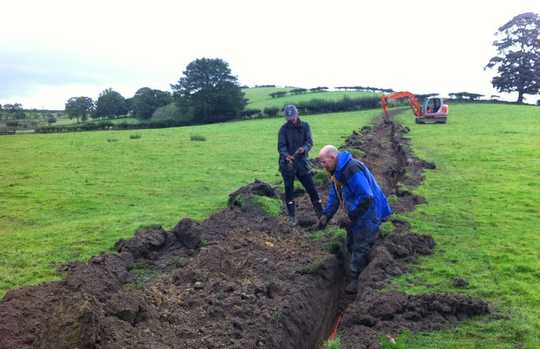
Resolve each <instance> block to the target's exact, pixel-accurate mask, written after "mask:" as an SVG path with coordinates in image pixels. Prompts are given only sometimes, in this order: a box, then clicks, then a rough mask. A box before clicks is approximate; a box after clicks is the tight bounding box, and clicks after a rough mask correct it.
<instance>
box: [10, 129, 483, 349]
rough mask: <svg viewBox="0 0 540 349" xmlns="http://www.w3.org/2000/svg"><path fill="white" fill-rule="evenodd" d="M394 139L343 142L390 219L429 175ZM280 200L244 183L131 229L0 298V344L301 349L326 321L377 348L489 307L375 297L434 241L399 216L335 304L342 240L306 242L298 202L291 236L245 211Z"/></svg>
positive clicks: (259, 213) (309, 217)
mask: <svg viewBox="0 0 540 349" xmlns="http://www.w3.org/2000/svg"><path fill="white" fill-rule="evenodd" d="M406 133H407V129H406V128H403V127H402V126H400V125H398V124H396V123H394V122H392V121H383V120H379V121H378V122H377V123H376V124H374V125H372V126H371V127H366V128H364V129H363V130H362V131H360V132H355V133H354V134H353V135H351V136H350V137H349V138H348V139H347V140H346V142H345V145H344V147H345V148H348V149H350V150H353V151H356V152H355V155H357V156H359V157H361V158H362V160H363V161H365V162H366V163H367V164H368V166H369V167H370V168H371V169H372V170H373V172H374V173H375V175H376V176H377V178H378V179H379V180H380V182H381V185H382V186H383V189H384V190H385V192H386V193H387V194H388V195H395V197H396V198H397V200H395V202H394V203H393V208H394V209H395V210H396V211H398V212H406V211H407V210H411V209H414V206H415V205H416V204H419V203H423V202H425V200H423V199H422V198H421V197H418V196H416V195H414V194H413V193H411V192H410V187H413V186H415V185H418V184H420V182H421V180H422V171H423V169H425V168H434V165H433V164H429V163H426V162H423V161H421V160H418V159H416V158H414V157H413V156H412V155H411V154H412V153H411V152H410V149H409V146H408V142H407V140H406V138H405V135H406ZM321 191H322V192H323V196H324V192H325V189H324V188H321ZM279 195H280V194H279V193H278V192H277V191H276V189H275V188H273V187H272V186H270V185H268V184H266V183H262V182H258V181H256V182H254V183H252V184H250V185H248V186H246V187H243V188H240V189H239V190H238V191H237V192H235V193H233V194H231V196H230V200H229V207H228V208H227V209H224V210H222V211H220V212H218V213H216V214H214V215H212V216H211V217H209V218H208V219H207V220H205V221H203V222H195V221H193V220H190V219H188V218H184V219H182V220H180V222H179V223H178V224H177V225H176V227H174V228H173V229H172V230H171V231H166V230H164V229H163V228H162V227H160V226H153V227H148V228H146V229H142V230H141V231H139V232H137V233H136V234H135V236H134V237H133V238H132V239H129V240H121V241H119V242H118V243H117V244H116V246H115V247H116V248H115V252H110V253H104V254H102V255H100V256H97V257H94V258H92V259H91V260H90V261H89V262H88V263H72V264H70V265H67V266H65V268H64V270H63V273H64V274H65V278H64V280H62V281H58V282H51V283H46V284H43V285H39V286H35V287H25V288H20V289H16V290H12V291H10V292H8V293H7V294H6V296H5V297H4V299H3V300H2V302H1V303H0V318H1V319H2V321H1V323H0V338H1V341H0V348H127V347H129V348H305V349H313V348H319V347H320V346H321V344H322V343H323V341H324V340H325V339H326V338H327V337H328V335H329V334H330V332H331V330H332V328H333V327H334V326H335V324H336V321H337V319H338V318H341V319H342V320H341V323H340V326H339V328H338V333H339V335H340V337H341V339H342V343H343V346H344V348H376V347H378V337H379V336H381V335H392V336H395V335H397V334H398V333H399V332H400V331H402V330H403V329H411V330H432V329H437V328H441V327H444V326H447V325H449V324H452V323H455V322H456V321H459V320H462V319H464V318H467V317H470V316H473V315H478V314H486V313H487V312H488V311H489V309H488V306H487V304H486V303H485V302H482V301H479V300H474V299H469V298H465V297H462V296H458V295H427V296H420V297H413V296H407V295H404V294H400V293H395V292H394V293H385V292H383V291H382V288H383V287H384V285H385V283H386V281H387V280H388V279H389V278H390V277H392V276H395V275H399V274H401V273H404V272H406V271H407V265H408V263H410V262H413V261H414V260H415V258H416V256H417V255H428V254H431V253H432V251H433V248H434V245H435V244H434V241H433V239H431V237H430V236H427V235H417V234H411V233H409V232H408V231H409V227H408V225H407V224H406V223H405V222H400V221H393V224H394V226H395V232H394V233H393V234H391V235H389V236H388V237H386V238H384V239H380V241H378V243H377V245H376V247H375V248H374V249H373V252H372V253H371V255H370V263H369V265H368V267H367V268H366V269H365V270H364V272H363V273H362V274H361V276H360V281H361V288H360V291H359V293H358V296H357V297H356V298H347V297H346V296H345V295H344V293H343V289H344V286H345V284H346V282H347V281H348V280H347V272H346V269H347V261H346V259H347V258H346V256H347V254H346V253H345V252H344V250H343V244H341V243H339V241H335V240H331V239H320V240H314V239H313V238H312V236H313V234H314V228H315V223H316V219H315V217H314V215H313V213H312V210H311V208H310V204H309V200H308V198H307V197H306V195H302V194H301V193H299V197H298V199H297V202H298V215H299V217H301V219H300V226H299V227H297V228H294V229H291V228H289V227H288V226H287V225H286V224H285V221H284V218H283V217H277V218H276V217H272V216H270V215H268V214H267V213H266V212H265V211H264V210H263V209H262V208H261V207H260V206H259V205H257V202H258V201H257V200H256V199H257V198H258V197H265V198H278V197H279Z"/></svg>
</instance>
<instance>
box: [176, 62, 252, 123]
mask: <svg viewBox="0 0 540 349" xmlns="http://www.w3.org/2000/svg"><path fill="white" fill-rule="evenodd" d="M171 87H172V89H173V91H174V98H175V100H176V103H177V105H178V107H179V108H180V110H181V111H182V113H192V114H193V115H194V119H195V120H199V121H201V122H216V121H225V120H230V119H232V118H234V117H235V116H238V115H239V114H240V112H241V111H242V110H243V109H244V106H245V105H246V100H245V99H244V93H243V92H242V89H241V88H240V86H239V84H238V79H237V78H236V77H235V76H233V75H232V74H231V69H230V68H229V65H228V63H227V62H225V61H224V60H222V59H220V58H200V59H196V60H194V61H193V62H191V63H189V64H188V65H187V67H186V70H185V71H184V72H183V76H182V77H180V79H179V80H178V83H177V84H176V85H171Z"/></svg>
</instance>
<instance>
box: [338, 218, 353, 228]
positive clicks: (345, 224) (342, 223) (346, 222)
mask: <svg viewBox="0 0 540 349" xmlns="http://www.w3.org/2000/svg"><path fill="white" fill-rule="evenodd" d="M351 224H352V222H351V219H350V218H349V217H348V216H343V217H341V218H340V219H339V221H338V225H339V227H340V228H343V229H347V228H349V227H350V226H351Z"/></svg>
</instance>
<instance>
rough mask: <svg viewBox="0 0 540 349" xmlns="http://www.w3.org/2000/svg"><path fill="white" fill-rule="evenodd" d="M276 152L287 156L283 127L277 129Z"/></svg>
mask: <svg viewBox="0 0 540 349" xmlns="http://www.w3.org/2000/svg"><path fill="white" fill-rule="evenodd" d="M278 152H279V154H280V155H281V156H282V157H284V158H287V156H289V151H288V150H287V139H286V138H285V130H284V128H283V127H282V128H281V129H280V130H279V134H278Z"/></svg>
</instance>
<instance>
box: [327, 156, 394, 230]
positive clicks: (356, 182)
mask: <svg viewBox="0 0 540 349" xmlns="http://www.w3.org/2000/svg"><path fill="white" fill-rule="evenodd" d="M333 177H334V178H333V181H332V182H331V183H330V190H329V193H328V201H327V203H326V208H325V209H324V212H323V214H324V215H326V216H327V217H328V218H329V219H330V218H331V217H332V216H333V215H334V214H335V213H336V211H337V210H338V208H339V205H340V201H341V200H342V201H343V205H344V206H345V207H344V208H345V210H346V212H347V214H348V215H349V218H350V219H351V221H352V222H353V225H355V226H357V227H361V229H367V230H368V231H369V232H374V231H376V230H377V229H378V228H379V225H380V224H381V222H382V221H384V220H385V219H386V218H387V217H388V216H390V215H391V214H392V209H391V208H390V205H389V204H388V201H387V200H386V197H385V195H384V193H383V191H382V190H381V188H380V186H379V184H378V183H377V181H376V180H375V177H374V176H373V174H372V173H371V171H369V169H368V168H367V167H366V165H364V164H363V163H362V162H361V161H360V160H357V159H354V158H353V157H352V155H351V153H349V152H348V151H340V152H339V153H338V156H337V163H336V169H335V171H334V173H333Z"/></svg>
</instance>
